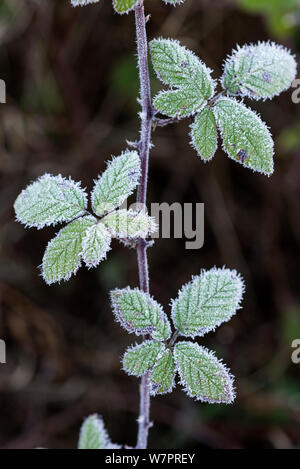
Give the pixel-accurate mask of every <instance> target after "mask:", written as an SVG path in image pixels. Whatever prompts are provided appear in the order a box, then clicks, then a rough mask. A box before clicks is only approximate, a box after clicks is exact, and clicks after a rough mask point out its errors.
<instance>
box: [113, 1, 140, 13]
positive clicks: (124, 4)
mask: <svg viewBox="0 0 300 469" xmlns="http://www.w3.org/2000/svg"><path fill="white" fill-rule="evenodd" d="M137 2H138V0H113V5H114V7H115V10H116V11H117V12H118V13H120V14H121V15H122V14H123V13H128V12H129V11H130V10H132V9H133V7H134V6H135V5H136V4H137Z"/></svg>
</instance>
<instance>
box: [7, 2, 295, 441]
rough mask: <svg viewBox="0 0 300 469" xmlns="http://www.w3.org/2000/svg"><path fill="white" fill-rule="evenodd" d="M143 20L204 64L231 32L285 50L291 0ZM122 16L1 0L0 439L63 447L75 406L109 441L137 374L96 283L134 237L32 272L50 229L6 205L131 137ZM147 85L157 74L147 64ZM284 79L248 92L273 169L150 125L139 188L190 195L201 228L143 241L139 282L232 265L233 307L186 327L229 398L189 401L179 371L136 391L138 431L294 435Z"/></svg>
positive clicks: (160, 436) (119, 274)
mask: <svg viewBox="0 0 300 469" xmlns="http://www.w3.org/2000/svg"><path fill="white" fill-rule="evenodd" d="M145 3H146V11H147V13H151V20H150V21H149V23H148V32H149V37H150V38H152V37H155V36H164V37H174V38H177V39H179V40H180V41H182V42H183V43H184V44H185V45H187V46H188V47H190V48H191V49H193V50H194V51H195V52H196V53H197V54H198V55H199V56H200V57H201V58H202V60H203V61H204V62H205V63H206V64H207V65H208V66H209V67H210V68H212V69H213V70H214V71H215V73H214V77H216V78H217V77H219V76H220V74H221V71H222V62H223V59H224V58H225V57H226V55H227V54H229V53H230V52H231V50H232V48H233V47H235V46H236V44H237V43H238V44H244V43H249V42H256V41H258V40H267V39H269V38H271V39H272V40H275V41H277V42H280V43H281V44H284V45H286V46H288V47H289V48H291V49H292V50H293V52H294V53H296V54H297V53H298V54H299V52H300V2H299V0H235V1H234V0H232V1H230V0H227V1H226V0H186V1H185V3H184V4H183V5H182V6H180V7H177V8H172V7H170V6H167V5H165V4H163V3H162V2H161V1H160V0H146V2H145ZM134 34H135V33H134V16H133V15H132V14H130V15H128V16H126V15H125V16H122V17H121V16H118V15H117V14H115V13H114V12H113V9H112V6H111V1H110V0H101V1H100V2H99V5H98V4H97V5H96V6H90V7H85V8H76V9H74V8H71V6H70V1H68V0H1V1H0V44H1V47H0V78H2V79H4V80H5V81H6V84H7V104H1V105H0V141H1V154H0V171H1V175H0V178H1V180H0V183H1V195H0V217H1V222H0V249H1V253H0V256H1V265H0V301H1V302H0V305H1V309H0V338H2V339H5V341H6V343H7V364H6V365H0V374H1V380H0V446H1V447H2V448H33V447H37V446H45V447H48V448H75V447H76V444H77V438H78V432H79V428H80V424H81V422H82V419H83V418H84V417H85V416H86V415H88V414H90V413H94V412H98V413H99V414H102V415H103V417H104V419H105V422H106V425H107V427H108V429H109V432H110V433H111V436H112V439H113V441H117V442H122V443H123V442H126V443H127V444H129V445H134V444H135V442H136V430H137V425H136V418H137V410H138V402H139V401H138V398H139V396H138V384H139V383H138V380H136V379H135V378H133V377H128V376H126V375H125V374H124V373H123V371H121V370H120V356H121V355H122V354H123V351H124V350H125V348H126V347H127V345H128V344H130V343H132V342H134V341H135V337H134V336H128V335H127V334H126V333H125V332H124V331H123V330H121V329H120V327H119V325H118V324H115V323H114V322H113V318H112V313H111V310H110V306H109V299H108V292H109V290H110V289H112V288H114V287H124V286H126V285H130V286H136V285H137V283H138V278H137V265H136V256H135V252H134V251H132V250H128V249H126V248H124V247H123V246H121V245H120V244H118V243H117V242H115V244H114V249H113V251H112V252H111V253H110V255H109V259H108V261H107V262H105V263H103V264H102V265H100V267H99V268H98V269H96V270H91V271H87V270H85V269H81V270H80V271H79V273H78V274H77V276H76V277H74V278H72V280H70V281H69V282H68V283H64V284H61V285H57V286H51V287H47V286H46V285H45V284H44V283H43V281H42V278H41V277H40V275H39V270H38V268H37V266H38V265H39V264H40V263H41V259H42V256H43V251H44V249H45V246H46V244H47V242H48V240H49V239H50V238H51V237H53V235H54V232H55V230H54V229H51V228H50V229H44V230H42V231H37V230H34V229H31V230H28V229H27V230H26V229H24V227H23V226H21V225H20V224H17V223H15V221H14V213H13V210H12V206H13V203H14V200H15V198H16V197H17V195H18V194H19V192H20V191H21V189H23V188H24V187H25V186H26V185H27V184H28V183H29V182H30V181H32V180H33V179H35V178H36V177H38V176H39V175H41V174H43V173H45V172H50V173H54V174H57V173H62V174H63V175H65V176H68V175H71V176H72V178H73V179H75V180H82V181H83V184H84V185H85V186H87V188H88V189H91V188H92V185H93V178H95V177H96V176H97V175H98V174H99V173H100V172H101V171H102V170H103V169H104V168H105V161H106V160H107V159H108V158H110V156H111V155H118V154H120V153H121V151H122V150H123V149H125V147H126V139H129V140H135V139H137V138H138V129H139V120H138V118H137V112H138V110H139V107H138V104H137V101H136V97H137V93H138V74H137V68H136V56H135V54H136V51H135V35H134ZM152 87H153V91H154V92H155V91H156V90H158V89H160V87H161V85H160V84H159V83H158V82H157V80H156V79H155V78H154V76H153V78H152ZM291 95H292V90H289V91H288V92H286V93H284V94H282V95H281V96H280V97H279V98H276V99H275V100H274V101H272V102H271V101H267V102H261V103H253V102H251V103H250V102H249V103H248V104H250V105H251V106H252V108H255V109H257V110H258V111H259V112H260V113H261V114H262V116H263V119H264V120H265V121H266V122H267V123H268V124H269V125H270V127H271V129H272V132H273V135H274V137H275V143H276V156H275V173H274V175H273V176H272V177H271V178H269V179H268V178H266V177H265V176H261V175H258V174H255V173H253V172H251V171H248V170H246V169H244V168H242V167H241V165H238V164H236V163H234V162H233V161H231V160H229V159H228V158H227V157H226V156H225V155H224V153H223V152H222V151H221V150H219V151H218V153H217V155H216V157H215V158H214V159H213V161H212V162H211V163H209V164H206V165H204V164H203V163H202V162H201V160H200V159H199V158H198V157H197V156H196V153H195V151H194V150H193V149H192V148H191V147H190V145H189V136H188V133H189V127H188V126H189V121H188V120H184V121H182V122H181V123H180V124H179V125H174V126H170V127H167V128H162V129H157V130H156V131H155V133H154V135H153V143H154V144H155V147H154V148H153V151H152V153H151V169H150V188H149V202H162V201H166V202H170V203H172V202H181V203H183V202H204V203H205V245H204V247H203V248H202V249H200V250H198V251H192V250H185V240H173V239H171V240H157V241H156V243H155V247H154V248H153V249H151V250H149V256H150V269H151V291H152V293H153V295H154V296H155V297H156V299H157V300H158V301H160V302H161V303H162V304H163V305H164V306H165V308H166V309H168V304H169V299H170V298H172V297H175V296H176V295H177V291H178V289H179V288H180V287H181V285H182V284H183V283H185V282H187V281H189V280H190V278H191V275H194V274H197V273H199V271H200V269H201V268H210V267H212V266H214V265H217V266H222V265H223V264H226V266H227V267H230V268H235V269H237V270H238V271H239V272H241V274H242V275H243V276H244V278H245V281H246V285H247V292H246V296H245V300H244V302H243V309H242V310H240V311H239V313H238V315H237V316H236V317H234V318H233V320H231V321H230V323H228V324H225V325H223V326H222V327H220V328H219V329H218V330H217V331H216V333H211V334H209V335H208V336H207V337H206V338H204V339H202V340H201V343H202V344H204V345H207V346H208V347H209V348H212V349H214V350H215V351H216V353H217V355H218V356H219V357H223V359H224V361H225V363H227V365H228V366H229V367H230V368H231V370H232V373H233V374H234V375H235V376H236V385H237V400H236V402H235V404H234V405H233V406H222V405H219V406H218V405H208V404H201V403H196V402H193V401H192V400H191V399H189V398H187V397H186V395H185V394H184V393H183V392H182V390H181V389H180V387H179V386H178V387H177V389H176V391H175V392H174V393H173V394H171V395H167V396H165V397H157V398H155V399H154V400H153V401H152V418H153V420H154V421H155V425H154V428H153V429H152V430H151V437H150V446H151V447H152V448H164V447H169V448H176V447H177V448H192V447H197V448H297V447H299V446H300V427H299V425H300V387H299V377H300V364H298V365H296V364H293V363H292V361H291V353H292V348H291V343H292V341H293V340H294V339H297V338H298V339H300V299H299V250H298V247H299V238H300V220H299V203H300V200H299V195H300V132H299V130H300V104H298V105H297V104H294V103H293V102H292V99H291Z"/></svg>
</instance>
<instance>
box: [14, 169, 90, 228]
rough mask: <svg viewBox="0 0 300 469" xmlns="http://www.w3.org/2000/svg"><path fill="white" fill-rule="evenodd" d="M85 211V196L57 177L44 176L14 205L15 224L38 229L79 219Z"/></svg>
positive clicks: (72, 182)
mask: <svg viewBox="0 0 300 469" xmlns="http://www.w3.org/2000/svg"><path fill="white" fill-rule="evenodd" d="M86 207H87V196H86V193H85V191H84V190H83V189H82V188H81V187H80V183H76V182H74V181H72V179H65V178H63V177H62V176H61V175H60V174H59V175H58V176H52V175H51V174H44V176H41V177H40V178H39V179H38V180H37V181H35V182H34V183H32V184H30V186H28V187H27V188H26V189H24V190H23V191H22V192H21V194H20V195H19V196H18V198H17V200H16V201H15V204H14V209H15V212H16V217H17V220H18V221H19V222H21V223H24V224H25V225H26V226H30V227H36V228H39V229H40V228H43V227H44V226H50V225H55V224H57V223H60V222H64V221H70V220H72V219H73V218H76V217H78V216H80V215H83V214H84V212H85V209H86Z"/></svg>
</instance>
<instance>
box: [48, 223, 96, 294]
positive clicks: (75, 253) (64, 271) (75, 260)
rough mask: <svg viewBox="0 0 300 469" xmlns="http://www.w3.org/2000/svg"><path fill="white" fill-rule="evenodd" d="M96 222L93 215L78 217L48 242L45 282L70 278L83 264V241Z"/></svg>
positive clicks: (50, 282) (49, 282) (49, 283)
mask: <svg viewBox="0 0 300 469" xmlns="http://www.w3.org/2000/svg"><path fill="white" fill-rule="evenodd" d="M95 223H96V219H95V218H94V217H91V216H87V217H82V218H78V219H77V220H74V221H72V222H71V223H69V225H67V226H66V227H65V228H63V229H62V230H60V231H59V232H58V234H57V235H56V237H55V238H54V239H52V241H50V243H49V244H48V246H47V248H46V251H45V254H44V257H43V263H42V274H43V278H44V280H45V282H46V283H47V284H48V285H51V284H52V283H55V282H60V281H61V280H69V278H70V277H71V275H72V274H75V273H76V272H77V270H78V269H79V267H80V265H81V252H82V241H83V238H84V237H85V234H86V231H87V230H88V228H90V227H91V226H93V225H94V224H95Z"/></svg>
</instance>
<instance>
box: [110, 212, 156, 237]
mask: <svg viewBox="0 0 300 469" xmlns="http://www.w3.org/2000/svg"><path fill="white" fill-rule="evenodd" d="M103 223H104V224H105V226H106V227H107V228H108V229H109V231H110V232H111V234H112V236H114V237H116V238H123V239H127V238H129V239H137V238H147V236H148V235H150V234H151V233H154V232H155V231H156V229H157V226H156V223H155V220H154V218H152V217H150V216H149V215H147V213H145V212H144V211H140V212H135V211H133V210H118V211H115V212H112V213H109V214H108V215H106V216H105V217H104V218H103Z"/></svg>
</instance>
